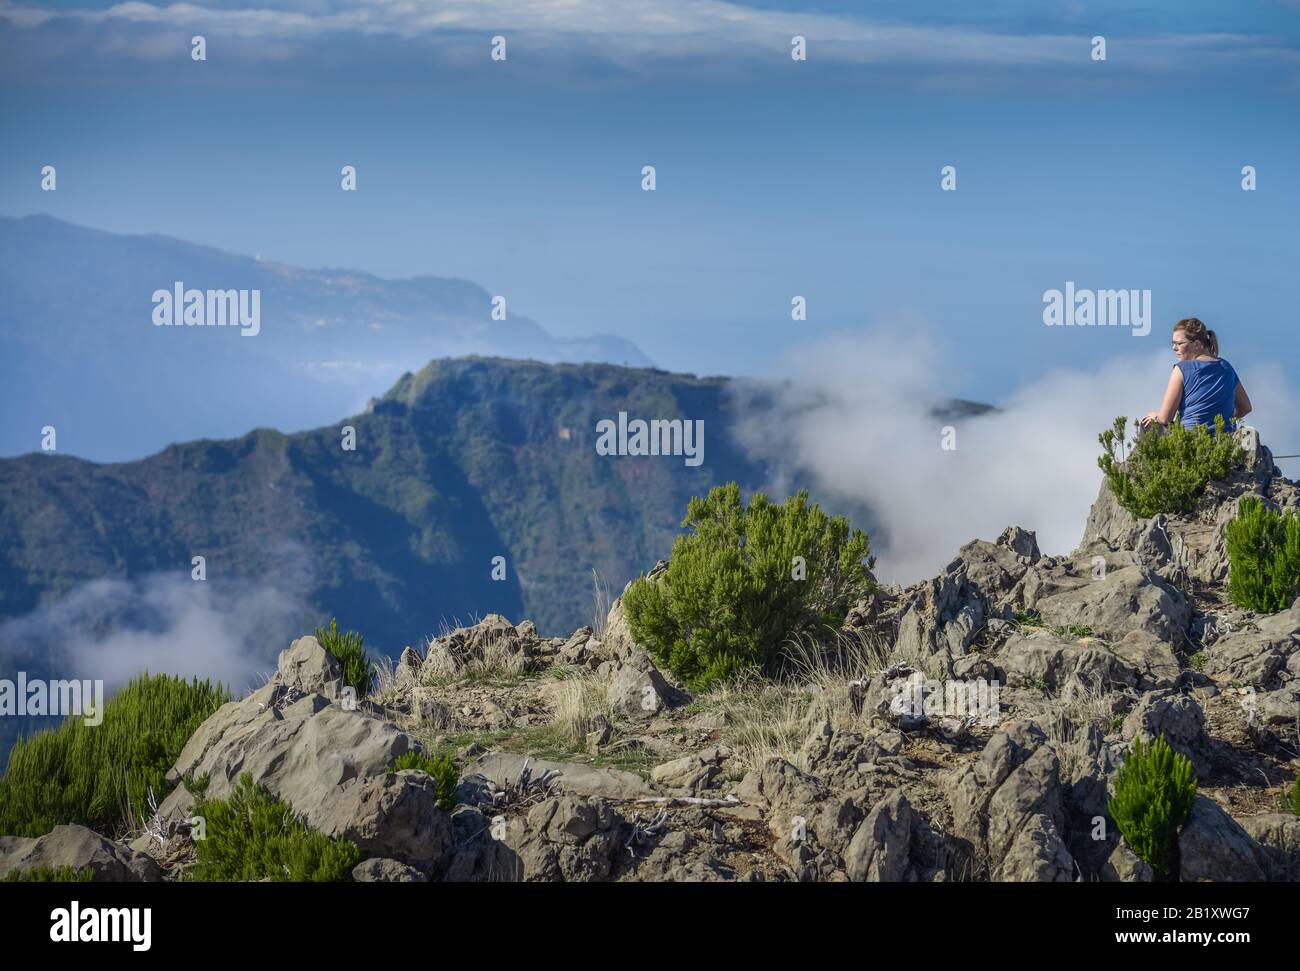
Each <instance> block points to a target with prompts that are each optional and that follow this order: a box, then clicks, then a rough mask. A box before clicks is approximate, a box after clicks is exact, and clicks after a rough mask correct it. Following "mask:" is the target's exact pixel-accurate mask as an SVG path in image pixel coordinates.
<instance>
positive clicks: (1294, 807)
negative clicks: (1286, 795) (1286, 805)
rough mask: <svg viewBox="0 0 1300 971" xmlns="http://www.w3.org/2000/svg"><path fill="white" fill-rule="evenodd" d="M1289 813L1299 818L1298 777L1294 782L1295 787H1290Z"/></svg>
mask: <svg viewBox="0 0 1300 971" xmlns="http://www.w3.org/2000/svg"><path fill="white" fill-rule="evenodd" d="M1291 811H1292V812H1293V813H1295V814H1296V815H1297V816H1300V777H1297V779H1296V780H1295V785H1293V786H1292V787H1291Z"/></svg>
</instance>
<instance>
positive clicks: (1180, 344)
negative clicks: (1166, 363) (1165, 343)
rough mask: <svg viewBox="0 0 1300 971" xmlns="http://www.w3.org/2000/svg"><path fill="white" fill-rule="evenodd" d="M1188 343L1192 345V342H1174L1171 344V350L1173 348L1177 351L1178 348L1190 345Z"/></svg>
mask: <svg viewBox="0 0 1300 971" xmlns="http://www.w3.org/2000/svg"><path fill="white" fill-rule="evenodd" d="M1190 343H1192V342H1191V341H1174V342H1173V348H1174V350H1178V348H1180V347H1186V346H1187V345H1188V344H1190Z"/></svg>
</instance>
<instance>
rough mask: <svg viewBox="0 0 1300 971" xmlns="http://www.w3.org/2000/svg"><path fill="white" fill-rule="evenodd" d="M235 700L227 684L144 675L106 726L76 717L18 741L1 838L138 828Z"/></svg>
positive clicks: (108, 714) (2, 793)
mask: <svg viewBox="0 0 1300 971" xmlns="http://www.w3.org/2000/svg"><path fill="white" fill-rule="evenodd" d="M229 700H230V695H229V694H228V693H227V692H226V690H225V689H224V688H223V687H222V686H221V685H216V686H214V685H212V684H211V683H210V682H208V681H199V680H198V679H197V678H196V679H194V680H193V681H186V680H185V679H184V678H176V677H171V676H169V675H161V674H160V675H155V676H153V677H150V676H149V675H147V674H146V675H144V676H142V677H139V678H136V679H135V680H134V681H132V682H131V683H130V684H128V685H127V686H126V687H125V688H123V689H122V690H121V691H119V692H118V693H117V694H115V695H114V696H113V697H112V698H111V699H109V700H108V701H107V702H106V703H105V705H104V713H103V714H104V718H103V722H102V723H101V724H99V725H87V724H85V722H84V720H83V719H82V718H81V717H78V716H73V717H70V718H68V719H67V720H65V721H64V722H63V723H62V724H61V725H59V726H58V727H57V728H52V729H49V730H47V731H43V732H38V733H37V734H35V735H33V736H32V737H31V738H27V739H22V738H20V739H19V740H18V741H17V742H16V743H15V744H14V747H13V751H12V752H11V753H10V755H9V768H8V771H7V772H6V773H5V775H4V777H3V778H0V835H5V836H43V835H45V834H46V833H48V832H49V831H50V830H51V829H53V828H54V827H55V826H59V825H61V824H64V823H80V824H81V825H83V826H89V827H90V828H91V829H93V830H96V831H97V832H100V833H104V834H106V835H112V834H114V833H115V832H119V831H121V830H123V829H127V828H130V827H131V826H134V825H138V824H139V816H140V815H141V814H142V813H145V812H147V811H148V809H147V806H148V799H149V790H150V789H151V788H152V790H153V792H154V794H155V796H156V797H157V799H158V800H159V801H162V799H163V797H164V796H166V795H167V792H168V788H169V787H168V786H167V784H166V782H165V778H166V774H167V772H168V770H169V769H171V767H172V765H174V764H175V762H176V757H177V756H178V755H180V753H181V749H182V748H184V747H185V743H186V742H188V741H189V739H190V736H191V735H193V734H194V731H195V729H197V728H198V727H199V725H201V724H202V723H203V721H204V720H205V719H206V718H207V717H208V716H209V715H211V714H212V713H213V712H215V711H216V710H217V709H218V708H220V707H221V706H222V705H223V704H225V703H226V702H227V701H229ZM128 805H129V807H130V815H129V816H128V815H127V806H128Z"/></svg>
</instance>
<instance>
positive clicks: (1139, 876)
mask: <svg viewBox="0 0 1300 971" xmlns="http://www.w3.org/2000/svg"><path fill="white" fill-rule="evenodd" d="M1155 878H1156V877H1155V871H1153V870H1152V869H1151V866H1150V864H1148V863H1147V862H1146V861H1145V860H1143V859H1141V858H1140V857H1139V856H1138V855H1137V854H1136V853H1134V852H1133V851H1132V850H1131V849H1130V848H1129V845H1128V844H1127V843H1125V842H1124V839H1123V837H1121V838H1120V840H1119V842H1118V843H1116V845H1115V849H1114V850H1113V851H1111V854H1110V858H1109V859H1108V860H1107V861H1106V865H1105V866H1104V867H1102V870H1101V879H1102V880H1103V881H1105V882H1107V883H1153V882H1154V881H1155Z"/></svg>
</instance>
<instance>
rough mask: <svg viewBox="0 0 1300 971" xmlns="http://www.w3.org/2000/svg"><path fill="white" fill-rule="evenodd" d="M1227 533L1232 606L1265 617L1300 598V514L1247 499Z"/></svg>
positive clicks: (1229, 592)
mask: <svg viewBox="0 0 1300 971" xmlns="http://www.w3.org/2000/svg"><path fill="white" fill-rule="evenodd" d="M1224 535H1225V538H1226V540H1227V546H1228V560H1229V562H1230V563H1231V569H1230V572H1229V573H1228V594H1229V596H1231V597H1232V602H1233V603H1235V604H1236V605H1237V606H1238V607H1244V608H1246V609H1247V610H1254V611H1257V612H1259V613H1262V614H1271V613H1276V612H1277V611H1279V610H1285V609H1286V608H1287V607H1290V606H1291V604H1293V603H1294V602H1295V599H1296V597H1297V596H1300V511H1296V510H1291V511H1290V512H1287V513H1282V512H1279V511H1278V510H1276V509H1267V508H1265V507H1264V504H1263V503H1262V502H1260V500H1259V499H1256V498H1254V497H1253V496H1252V497H1248V498H1246V499H1243V500H1242V501H1241V506H1240V508H1239V510H1238V514H1237V518H1236V519H1234V520H1233V521H1232V522H1230V523H1228V525H1227V527H1226V528H1225V529H1224Z"/></svg>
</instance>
